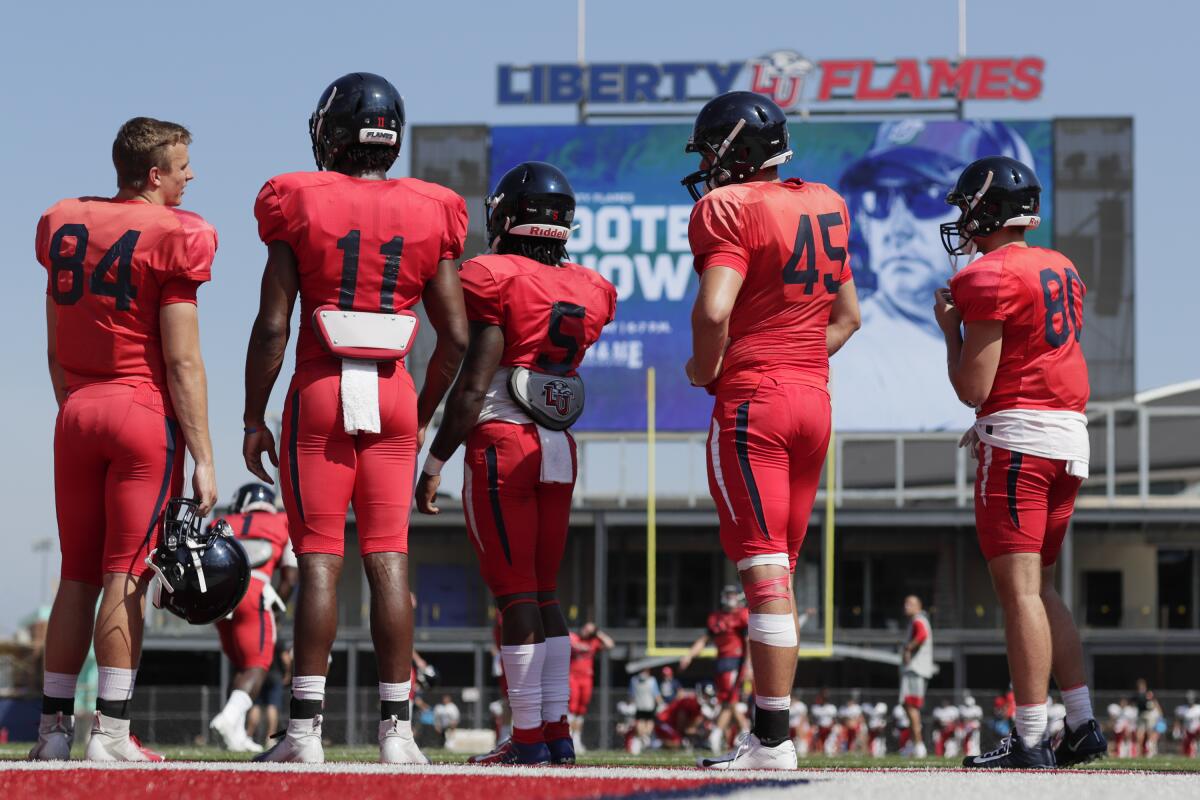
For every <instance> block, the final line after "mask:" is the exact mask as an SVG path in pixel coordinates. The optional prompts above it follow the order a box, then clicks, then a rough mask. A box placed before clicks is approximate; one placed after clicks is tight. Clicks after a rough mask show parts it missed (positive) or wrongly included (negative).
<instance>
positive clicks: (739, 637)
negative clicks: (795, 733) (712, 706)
mask: <svg viewBox="0 0 1200 800" xmlns="http://www.w3.org/2000/svg"><path fill="white" fill-rule="evenodd" d="M749 628H750V609H748V608H746V598H745V596H744V595H743V594H742V592H741V591H739V590H738V587H736V586H726V587H725V588H723V589H722V590H721V608H720V610H719V611H714V612H712V613H711V614H709V615H708V621H707V622H706V623H705V629H704V633H702V634H701V635H700V638H698V639H696V641H695V642H693V643H692V646H691V648H690V649H689V650H688V652H687V655H685V656H684V657H683V658H682V659H680V661H679V667H680V669H687V668H688V667H689V666H691V664H692V661H693V660H694V659H695V658H696V656H698V655H700V651H701V650H703V649H704V648H705V647H707V646H708V644H709V642H712V644H713V645H714V646H715V647H716V648H717V676H716V679H715V681H714V684H715V687H716V692H717V705H718V706H719V707H720V711H719V712H717V717H716V720H714V723H713V730H712V734H711V736H710V738H709V743H710V744H711V746H712V750H713V752H721V751H722V750H724V749H725V748H726V747H727V746H728V745H729V738H730V737H729V731H730V727H731V723H732V722H734V721H736V722H737V729H738V731H739V732H740V731H745V730H749V728H750V721H749V720H748V719H746V715H745V714H743V713H742V712H741V711H740V710H739V709H738V701H739V700H740V699H741V688H742V670H743V668H744V667H745V664H746V634H747V633H748V632H749ZM790 708H791V706H790V705H789V709H790Z"/></svg>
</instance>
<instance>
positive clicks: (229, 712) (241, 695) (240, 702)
mask: <svg viewBox="0 0 1200 800" xmlns="http://www.w3.org/2000/svg"><path fill="white" fill-rule="evenodd" d="M253 707H254V700H252V699H251V698H250V695H248V694H246V693H245V692H243V691H242V690H241V689H234V690H233V691H232V692H230V693H229V699H228V700H226V701H225V707H224V708H222V709H221V713H220V714H218V715H217V716H219V717H225V718H226V719H235V720H241V722H242V723H243V725H244V723H245V722H246V712H248V711H249V710H250V709H251V708H253Z"/></svg>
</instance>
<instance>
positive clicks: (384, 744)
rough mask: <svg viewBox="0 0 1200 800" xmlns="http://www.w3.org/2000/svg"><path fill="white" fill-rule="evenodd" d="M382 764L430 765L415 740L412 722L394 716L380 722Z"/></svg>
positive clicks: (380, 760) (380, 755) (380, 758)
mask: <svg viewBox="0 0 1200 800" xmlns="http://www.w3.org/2000/svg"><path fill="white" fill-rule="evenodd" d="M379 763H380V764H428V763H429V759H428V758H426V757H425V754H424V753H422V752H421V748H419V747H417V742H416V740H415V739H413V732H412V722H411V721H409V720H407V719H400V718H399V717H396V716H394V715H393V716H392V717H390V718H388V719H385V720H380V721H379Z"/></svg>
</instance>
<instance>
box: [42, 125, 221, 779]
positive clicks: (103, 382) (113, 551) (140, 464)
mask: <svg viewBox="0 0 1200 800" xmlns="http://www.w3.org/2000/svg"><path fill="white" fill-rule="evenodd" d="M190 142H191V135H190V134H189V133H188V131H187V129H186V128H184V127H183V126H182V125H177V124H175V123H171V122H161V121H159V120H155V119H150V118H148V117H136V118H134V119H131V120H129V121H128V122H126V123H125V124H124V125H123V126H122V127H121V130H120V131H119V132H118V133H117V138H116V141H114V142H113V164H114V166H115V167H116V170H117V186H118V191H117V194H116V196H115V197H112V198H101V197H82V198H78V199H69V200H63V201H61V202H59V203H57V204H55V205H54V206H53V207H52V208H50V210H49V211H47V212H46V213H45V214H43V215H42V218H41V220H40V221H39V222H38V228H37V258H38V261H39V262H41V264H42V266H44V267H45V268H46V271H47V273H48V277H49V281H48V284H47V288H46V324H47V335H48V339H49V341H48V352H49V362H50V380H51V382H52V384H53V386H54V395H55V398H56V400H57V401H58V406H59V413H58V422H57V425H56V427H55V432H54V493H55V500H56V506H57V511H58V530H59V543H60V545H61V548H62V580H61V583H60V584H59V587H58V592H57V594H56V596H55V599H54V608H53V610H52V611H51V613H50V622H49V627H48V630H47V633H46V657H45V670H46V672H45V683H44V688H43V693H44V694H43V699H42V721H41V727H40V728H39V732H38V743H37V745H36V746H35V747H34V748H33V751H32V752H31V753H30V758H34V759H64V758H68V757H69V755H70V746H71V741H72V737H73V734H74V729H73V715H74V701H75V683H76V680H77V678H78V675H79V670H80V668H81V667H82V666H83V661H84V658H85V657H86V656H87V652H88V645H89V642H91V640H92V638H93V621H94V632H95V647H96V661H97V663H98V664H99V668H100V684H99V692H98V697H99V700H98V701H97V704H96V717H95V722H94V724H93V727H92V737H91V739H90V740H89V742H88V748H87V757H88V759H90V760H98V761H147V760H157V761H161V760H162V756H159V755H157V754H154V753H151V752H150V751H148V750H145V749H143V748H141V747H140V745H138V744H137V741H136V739H133V738H131V737H130V735H129V699H130V697H131V696H132V694H133V686H134V681H135V678H136V675H137V665H138V661H139V659H140V657H141V641H142V609H143V600H144V597H145V590H146V586H147V584H148V583H149V567H148V566H147V565H146V558H147V556H148V555H149V554H150V553H151V552H152V551H153V550H154V548H155V545H156V532H157V529H158V520H159V516H160V515H161V513H162V508H163V503H164V501H165V500H166V499H167V498H168V497H171V496H173V495H177V494H179V492H180V490H181V489H182V484H183V450H184V447H185V446H186V448H187V449H188V451H189V452H191V454H192V457H193V459H194V460H195V462H196V468H195V472H194V473H193V476H192V487H193V489H194V490H195V496H196V498H197V500H198V501H199V503H200V507H201V509H202V511H203V512H207V511H208V510H209V509H211V508H212V507H213V504H214V503H215V502H216V480H215V477H214V472H213V459H212V445H211V443H210V441H209V435H208V394H207V388H206V384H205V375H204V363H203V361H202V359H201V356H200V340H199V329H198V324H197V315H196V290H197V289H198V287H199V286H200V284H201V283H204V282H205V281H207V280H208V279H209V277H210V275H211V268H212V260H213V256H214V254H215V253H216V248H217V234H216V231H215V230H213V228H212V227H211V226H210V225H209V224H208V223H207V222H205V221H204V220H203V219H201V218H200V217H199V216H198V215H196V214H193V213H191V212H188V211H181V210H179V209H178V208H176V206H178V205H179V204H180V203H181V202H182V200H183V192H184V187H185V186H186V185H187V182H188V181H190V180H191V179H192V177H193V175H192V171H191V166H190V162H189V160H188V144H189V143H190ZM97 598H99V599H100V612H99V614H98V615H97V614H96V600H97Z"/></svg>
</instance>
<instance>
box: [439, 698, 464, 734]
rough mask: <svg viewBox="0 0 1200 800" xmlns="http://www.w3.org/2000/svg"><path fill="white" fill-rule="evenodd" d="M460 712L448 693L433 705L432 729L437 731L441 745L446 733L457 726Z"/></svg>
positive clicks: (460, 715)
mask: <svg viewBox="0 0 1200 800" xmlns="http://www.w3.org/2000/svg"><path fill="white" fill-rule="evenodd" d="M461 720H462V714H461V713H460V712H459V710H458V706H456V705H455V704H454V698H452V697H451V696H450V695H448V694H444V695H442V701H441V702H440V703H438V704H437V705H436V706H434V707H433V729H434V730H435V731H437V733H438V738H440V739H441V740H442V746H443V747H444V746H445V744H446V734H448V733H450V731H452V730H454V729H455V728H457V727H458V723H459V722H460V721H461Z"/></svg>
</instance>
